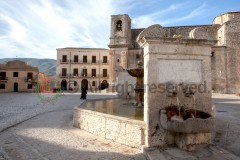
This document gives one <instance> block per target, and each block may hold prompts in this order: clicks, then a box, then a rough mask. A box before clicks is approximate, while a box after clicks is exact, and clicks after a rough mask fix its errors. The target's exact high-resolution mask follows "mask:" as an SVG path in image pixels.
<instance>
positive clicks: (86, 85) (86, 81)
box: [81, 79, 88, 90]
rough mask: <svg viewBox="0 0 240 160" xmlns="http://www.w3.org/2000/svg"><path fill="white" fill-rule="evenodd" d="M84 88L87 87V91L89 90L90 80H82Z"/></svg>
mask: <svg viewBox="0 0 240 160" xmlns="http://www.w3.org/2000/svg"><path fill="white" fill-rule="evenodd" d="M82 87H85V88H86V90H88V80H86V79H83V80H82V84H81V88H82Z"/></svg>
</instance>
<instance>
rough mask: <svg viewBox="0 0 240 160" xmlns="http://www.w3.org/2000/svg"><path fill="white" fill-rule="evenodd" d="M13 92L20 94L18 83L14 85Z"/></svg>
mask: <svg viewBox="0 0 240 160" xmlns="http://www.w3.org/2000/svg"><path fill="white" fill-rule="evenodd" d="M13 91H14V92H18V83H14V85H13Z"/></svg>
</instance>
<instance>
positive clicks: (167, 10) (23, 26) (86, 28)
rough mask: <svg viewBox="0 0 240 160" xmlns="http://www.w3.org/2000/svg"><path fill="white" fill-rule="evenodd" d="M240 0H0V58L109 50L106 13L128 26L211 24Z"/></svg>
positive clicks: (236, 7)
mask: <svg viewBox="0 0 240 160" xmlns="http://www.w3.org/2000/svg"><path fill="white" fill-rule="evenodd" d="M230 11H240V0H194V1H193V0H168V1H166V0H0V58H16V57H17V58H52V59H56V53H57V52H56V48H64V47H87V48H108V46H107V45H108V42H109V35H110V15H115V14H128V15H129V16H130V18H131V19H132V28H146V27H148V26H150V25H153V24H160V25H162V26H186V25H201V24H211V23H212V21H213V19H214V17H216V16H217V15H219V14H222V13H225V12H230Z"/></svg>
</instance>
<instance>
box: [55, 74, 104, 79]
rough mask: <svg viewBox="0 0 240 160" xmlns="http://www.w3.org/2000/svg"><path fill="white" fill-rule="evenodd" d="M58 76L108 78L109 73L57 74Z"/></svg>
mask: <svg viewBox="0 0 240 160" xmlns="http://www.w3.org/2000/svg"><path fill="white" fill-rule="evenodd" d="M59 77H60V78H68V77H69V78H99V77H100V78H109V75H103V74H100V75H99V74H96V75H92V74H87V75H86V74H75V75H74V74H59Z"/></svg>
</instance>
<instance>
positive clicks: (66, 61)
mask: <svg viewBox="0 0 240 160" xmlns="http://www.w3.org/2000/svg"><path fill="white" fill-rule="evenodd" d="M60 63H69V60H62V59H60Z"/></svg>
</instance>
